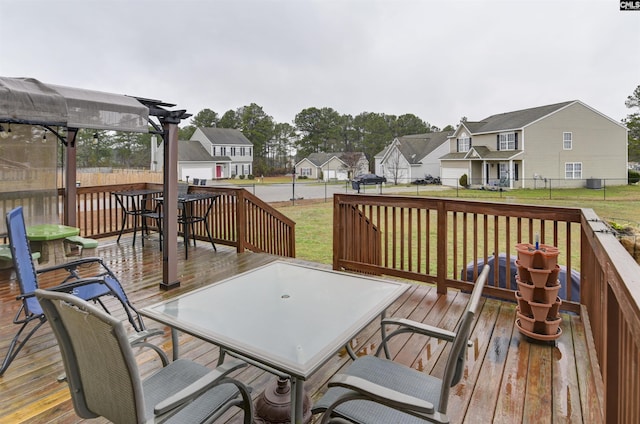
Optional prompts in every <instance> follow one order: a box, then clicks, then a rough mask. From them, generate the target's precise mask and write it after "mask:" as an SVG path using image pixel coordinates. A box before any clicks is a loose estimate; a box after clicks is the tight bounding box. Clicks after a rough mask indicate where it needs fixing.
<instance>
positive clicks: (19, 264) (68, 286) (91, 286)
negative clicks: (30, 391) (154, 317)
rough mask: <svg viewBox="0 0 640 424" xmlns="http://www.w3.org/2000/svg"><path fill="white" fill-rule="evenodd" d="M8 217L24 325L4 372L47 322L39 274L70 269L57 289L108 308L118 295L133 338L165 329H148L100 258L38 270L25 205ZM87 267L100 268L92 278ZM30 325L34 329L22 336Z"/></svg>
mask: <svg viewBox="0 0 640 424" xmlns="http://www.w3.org/2000/svg"><path fill="white" fill-rule="evenodd" d="M6 219H7V232H8V236H9V245H10V249H11V254H12V260H13V266H14V269H15V273H16V279H17V280H18V284H19V286H20V296H18V297H17V300H19V301H20V302H21V305H20V308H19V309H18V312H17V313H16V315H15V317H14V319H13V323H14V324H18V325H20V328H19V330H18V332H17V333H16V335H15V336H14V338H13V339H12V340H11V343H10V344H9V349H8V352H7V355H6V356H5V358H4V361H3V362H2V367H1V368H0V376H1V375H3V374H4V372H5V371H6V370H7V368H8V367H9V365H10V364H11V362H13V360H14V359H15V358H16V356H17V355H18V353H19V352H20V350H21V349H22V348H23V347H24V345H25V344H26V343H27V341H28V340H29V339H30V338H31V336H33V334H35V332H36V331H37V330H38V329H39V328H40V327H41V326H42V324H44V323H45V322H46V317H45V314H44V312H43V310H42V308H41V307H40V304H39V303H38V301H37V299H36V298H35V295H34V292H35V290H36V289H37V288H38V276H39V275H42V274H46V273H49V272H54V271H61V270H64V271H66V274H65V275H66V276H65V277H64V279H63V281H62V282H61V284H59V285H57V286H55V287H54V288H53V289H55V290H60V291H67V292H71V293H73V294H74V295H75V296H78V297H80V298H82V299H85V300H91V301H94V302H96V303H98V304H100V305H101V306H102V308H103V309H104V310H105V311H107V312H108V309H107V306H106V305H105V303H104V302H103V300H102V298H103V297H106V296H109V297H115V298H116V299H117V300H118V302H116V303H119V304H120V305H121V306H122V308H123V310H124V312H125V313H126V315H127V319H128V321H129V322H130V323H131V325H132V326H133V328H134V330H135V331H136V337H135V339H133V338H132V342H139V343H142V342H145V340H146V338H147V337H150V336H152V335H155V334H162V333H163V331H162V330H160V329H149V330H147V329H146V327H145V325H144V322H143V320H142V317H141V316H140V314H139V313H138V311H137V310H136V309H135V307H134V306H133V305H132V304H131V302H129V299H128V298H127V295H126V293H125V292H124V289H123V288H122V285H121V284H120V282H119V281H118V279H117V278H116V276H115V275H114V274H113V272H111V270H110V269H109V268H108V267H107V266H106V264H105V263H104V262H103V261H102V259H100V258H81V259H77V260H73V261H70V262H67V263H64V264H60V265H55V266H52V267H48V268H42V269H39V270H37V271H36V268H35V265H34V264H33V261H32V259H31V249H30V247H29V240H28V239H27V233H26V228H25V222H24V215H23V212H22V207H21V206H19V207H17V208H15V209H12V210H11V211H9V212H8V213H7V217H6ZM94 266H95V267H94ZM84 267H87V268H88V267H91V268H90V269H91V270H92V271H94V270H96V271H97V272H95V273H92V275H91V277H89V278H81V275H80V272H81V271H80V270H81V268H84ZM28 327H31V329H30V330H29V331H28V332H27V333H26V334H25V335H24V337H23V338H22V340H20V338H21V336H22V335H23V332H25V331H26V330H27V328H28Z"/></svg>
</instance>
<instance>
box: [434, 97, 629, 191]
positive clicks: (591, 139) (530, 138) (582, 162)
mask: <svg viewBox="0 0 640 424" xmlns="http://www.w3.org/2000/svg"><path fill="white" fill-rule="evenodd" d="M626 164H627V129H626V127H625V126H624V125H622V124H621V123H619V122H616V121H614V120H613V119H611V118H609V117H607V116H605V115H604V114H602V113H600V112H598V111H597V110H595V109H593V108H591V107H590V106H587V105H586V104H584V103H582V102H580V101H579V100H574V101H567V102H563V103H556V104H551V105H546V106H539V107H534V108H530V109H524V110H518V111H514V112H507V113H501V114H497V115H492V116H489V117H487V118H485V119H483V120H481V121H466V122H461V123H460V124H459V125H458V128H457V129H456V130H455V132H454V133H453V135H452V136H451V137H449V153H447V154H445V155H443V156H442V157H441V158H440V165H441V179H442V184H445V185H451V186H455V185H457V184H458V181H459V178H460V177H461V176H462V175H463V174H466V175H467V177H468V183H469V184H470V185H482V186H487V185H488V186H501V187H508V188H525V187H526V188H540V187H546V186H547V184H553V186H554V187H584V186H585V185H586V182H587V181H588V180H593V181H602V180H605V179H606V184H607V185H620V184H626V183H627V166H626Z"/></svg>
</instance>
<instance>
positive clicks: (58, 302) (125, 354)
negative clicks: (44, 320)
mask: <svg viewBox="0 0 640 424" xmlns="http://www.w3.org/2000/svg"><path fill="white" fill-rule="evenodd" d="M36 297H37V299H38V300H39V301H40V303H41V304H42V308H43V309H44V311H45V313H46V314H47V316H48V317H49V322H50V323H51V328H52V329H53V332H54V334H55V336H56V339H57V340H58V346H59V347H60V352H61V354H62V361H63V363H64V368H65V372H66V375H67V381H68V382H69V391H70V392H71V397H72V401H73V407H74V409H75V411H76V414H77V415H78V416H80V417H82V418H95V417H100V416H101V417H105V418H106V419H108V420H110V421H112V422H114V423H151V422H163V423H179V424H183V423H203V422H207V423H209V422H213V421H214V420H216V419H217V418H218V417H220V415H222V414H223V413H224V412H225V411H226V410H228V409H229V408H230V407H232V406H242V408H243V410H244V422H245V423H247V424H248V423H251V422H252V419H253V406H252V401H251V393H250V391H249V389H248V388H247V387H246V386H245V385H244V384H242V383H241V382H239V381H237V380H234V379H232V378H230V377H228V374H229V373H231V372H233V371H235V370H237V369H239V368H241V367H243V366H245V365H246V363H244V362H242V361H239V360H229V361H227V362H225V363H224V364H222V365H221V366H219V367H217V368H216V369H214V370H211V369H209V368H207V367H205V366H203V365H200V364H197V363H195V362H192V361H190V360H185V359H177V360H175V361H173V362H171V363H169V364H167V365H166V366H164V367H162V368H161V369H159V370H158V371H156V372H155V373H154V374H152V375H151V376H149V377H148V378H146V379H145V380H142V379H141V378H140V374H139V370H138V365H137V363H136V358H135V356H134V354H133V351H132V349H131V346H130V345H129V343H128V341H127V335H126V331H125V330H124V327H123V325H122V322H120V321H119V320H117V319H115V318H114V317H112V316H111V315H109V314H106V313H104V312H103V311H102V310H100V309H98V308H96V307H94V306H92V305H91V304H89V303H87V302H85V301H84V300H82V299H80V298H78V297H75V296H72V295H69V294H67V293H59V292H53V291H48V290H36Z"/></svg>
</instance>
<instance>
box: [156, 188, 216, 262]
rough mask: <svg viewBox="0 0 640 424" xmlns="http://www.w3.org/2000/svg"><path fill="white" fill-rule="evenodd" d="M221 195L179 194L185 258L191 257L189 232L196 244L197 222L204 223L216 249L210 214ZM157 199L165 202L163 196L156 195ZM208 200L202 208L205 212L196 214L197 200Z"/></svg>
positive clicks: (179, 217)
mask: <svg viewBox="0 0 640 424" xmlns="http://www.w3.org/2000/svg"><path fill="white" fill-rule="evenodd" d="M218 197H220V195H219V194H215V193H203V192H199V193H184V194H178V206H179V209H180V212H181V213H180V215H179V216H178V223H179V224H182V227H183V228H182V234H183V239H184V258H185V259H189V232H191V236H192V237H193V245H194V246H195V245H196V239H195V226H196V224H197V223H199V222H202V223H204V228H205V231H206V232H207V237H208V238H209V242H210V243H211V246H213V250H217V249H216V245H215V243H214V242H213V237H212V236H211V230H210V229H209V222H208V221H209V214H210V213H211V208H212V207H213V202H215V200H216V199H217V198H218ZM155 200H156V201H158V202H160V203H163V201H164V198H163V197H156V198H155ZM201 201H206V204H205V206H204V208H203V209H202V210H203V211H204V213H201V214H196V213H195V204H196V203H197V202H201Z"/></svg>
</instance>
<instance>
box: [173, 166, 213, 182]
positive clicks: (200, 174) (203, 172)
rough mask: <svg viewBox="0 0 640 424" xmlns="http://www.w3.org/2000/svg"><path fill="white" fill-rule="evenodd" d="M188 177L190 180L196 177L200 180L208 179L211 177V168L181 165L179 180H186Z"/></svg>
mask: <svg viewBox="0 0 640 424" xmlns="http://www.w3.org/2000/svg"><path fill="white" fill-rule="evenodd" d="M187 177H189V179H190V180H193V179H194V178H198V179H201V180H209V179H211V178H212V174H211V168H191V167H187V166H183V167H182V175H180V179H181V180H186V179H187Z"/></svg>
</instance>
